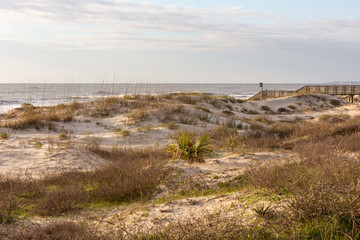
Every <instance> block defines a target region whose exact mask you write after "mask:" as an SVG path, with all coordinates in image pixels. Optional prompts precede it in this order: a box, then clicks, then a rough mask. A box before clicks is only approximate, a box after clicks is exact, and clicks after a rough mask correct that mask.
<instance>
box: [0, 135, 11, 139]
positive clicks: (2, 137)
mask: <svg viewBox="0 0 360 240" xmlns="http://www.w3.org/2000/svg"><path fill="white" fill-rule="evenodd" d="M0 138H1V139H3V140H5V139H8V138H9V134H7V133H0Z"/></svg>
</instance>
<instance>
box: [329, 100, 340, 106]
mask: <svg viewBox="0 0 360 240" xmlns="http://www.w3.org/2000/svg"><path fill="white" fill-rule="evenodd" d="M330 103H331V104H332V105H333V106H340V101H339V100H337V99H331V100H330Z"/></svg>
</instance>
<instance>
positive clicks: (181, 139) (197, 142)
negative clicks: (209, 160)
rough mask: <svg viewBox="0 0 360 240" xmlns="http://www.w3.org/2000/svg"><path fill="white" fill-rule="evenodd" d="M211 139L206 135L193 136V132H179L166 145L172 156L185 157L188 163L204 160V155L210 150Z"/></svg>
mask: <svg viewBox="0 0 360 240" xmlns="http://www.w3.org/2000/svg"><path fill="white" fill-rule="evenodd" d="M210 143H211V139H210V137H209V136H208V135H200V136H197V137H196V138H195V136H194V134H193V133H189V132H181V133H180V134H179V135H177V136H175V137H174V139H173V141H172V142H171V143H170V145H169V147H168V151H169V152H171V153H172V154H173V158H175V157H179V158H181V159H186V160H187V161H188V162H189V163H190V164H191V163H194V162H199V163H202V162H204V156H205V155H206V154H207V153H209V152H210V149H209V145H210Z"/></svg>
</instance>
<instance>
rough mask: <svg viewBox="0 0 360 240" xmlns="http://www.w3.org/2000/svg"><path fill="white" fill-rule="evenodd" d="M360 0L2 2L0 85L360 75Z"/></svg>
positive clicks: (313, 78) (304, 79) (291, 80)
mask: <svg viewBox="0 0 360 240" xmlns="http://www.w3.org/2000/svg"><path fill="white" fill-rule="evenodd" d="M359 63H360V1H358V0H326V1H325V0H316V1H314V0H302V1H291V0H222V1H214V0H197V1H189V0H181V1H171V0H152V1H150V0H149V1H146V0H143V1H141V0H140V1H137V0H133V1H131V0H77V1H75V0H0V83H52V82H54V83H113V82H115V83H117V82H118V83H258V82H264V83H304V84H310V83H313V84H315V83H326V82H333V81H360V65H359Z"/></svg>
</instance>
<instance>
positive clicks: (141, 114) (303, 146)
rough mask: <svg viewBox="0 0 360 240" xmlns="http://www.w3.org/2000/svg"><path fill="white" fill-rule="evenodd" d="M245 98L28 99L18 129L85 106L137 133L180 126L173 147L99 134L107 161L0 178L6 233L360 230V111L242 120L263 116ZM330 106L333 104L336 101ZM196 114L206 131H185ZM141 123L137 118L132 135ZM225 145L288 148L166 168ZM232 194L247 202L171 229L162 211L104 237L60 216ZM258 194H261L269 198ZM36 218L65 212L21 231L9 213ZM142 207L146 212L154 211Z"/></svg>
mask: <svg viewBox="0 0 360 240" xmlns="http://www.w3.org/2000/svg"><path fill="white" fill-rule="evenodd" d="M336 101H338V100H336ZM164 102H165V103H166V104H165V103H164ZM338 102H339V105H340V101H338ZM202 103H203V104H204V105H201V104H202ZM242 103H243V102H242V101H239V100H236V99H233V98H230V97H226V96H221V97H215V96H209V95H205V94H199V93H189V94H185V93H181V94H168V95H164V96H161V97H154V96H140V95H134V96H133V95H127V96H124V97H122V98H119V97H112V98H102V99H97V100H95V101H94V102H92V103H89V104H91V106H92V107H93V108H94V109H92V110H91V111H90V110H89V109H87V107H86V106H85V105H84V104H83V103H78V102H76V101H74V102H73V103H71V104H69V105H66V104H60V105H58V106H55V107H51V108H47V109H46V110H45V113H46V114H43V113H44V112H42V113H41V111H40V109H39V108H37V107H34V106H30V105H24V106H22V109H21V110H16V111H14V112H13V113H12V114H9V115H8V116H5V117H4V120H3V126H7V127H11V128H13V129H25V128H27V127H35V128H38V129H40V128H41V127H43V126H49V129H50V125H49V123H51V122H66V121H73V120H74V119H76V118H75V117H76V116H78V114H83V115H84V116H87V114H88V115H90V116H94V117H97V118H103V117H106V116H111V115H112V114H113V113H119V112H121V113H124V114H125V115H126V116H127V118H128V122H127V124H138V126H135V127H134V128H135V129H138V131H140V132H139V133H136V135H141V134H143V133H142V132H141V131H150V130H152V129H153V128H157V126H162V127H167V128H168V129H171V130H173V129H175V128H179V129H180V130H179V132H177V133H175V134H174V136H173V137H172V139H171V140H172V141H171V143H170V145H169V146H168V149H161V148H159V149H158V148H152V149H149V148H143V149H125V148H119V147H116V146H114V147H113V148H112V149H111V150H108V149H107V150H106V149H103V148H101V147H100V145H99V141H100V140H99V139H96V138H94V139H93V140H91V141H89V142H88V144H87V145H86V147H87V149H88V150H90V151H92V152H93V153H95V154H97V155H98V156H101V157H102V158H103V159H105V161H106V163H105V164H104V165H103V166H101V167H99V168H96V169H93V170H91V171H77V170H73V171H69V172H65V173H60V174H54V175H50V176H45V177H43V178H39V179H32V178H20V177H19V178H8V177H5V176H1V179H0V223H1V226H0V227H1V228H0V238H5V239H6V238H8V239H204V238H205V239H359V237H360V190H359V182H360V160H359V159H360V156H359V149H360V145H359V143H360V117H350V116H349V115H322V116H320V117H319V121H314V122H306V121H303V122H302V121H297V120H296V119H295V120H291V121H288V120H286V119H285V120H284V121H276V122H275V121H273V120H272V119H271V118H270V117H269V116H268V117H263V116H259V117H255V116H250V117H249V119H241V122H240V120H238V119H236V118H235V117H234V116H233V115H234V112H236V111H243V112H246V113H248V114H258V112H256V111H255V110H253V111H249V110H247V109H245V108H242V105H241V104H242ZM245 104H248V103H244V105H245ZM330 104H332V105H334V106H337V105H336V104H337V103H335V104H334V103H331V102H330ZM304 105H305V104H304ZM218 107H219V108H220V109H221V110H223V109H229V110H225V111H223V112H222V113H224V114H219V116H216V113H217V114H218V113H219V112H220V113H221V110H220V111H219V110H216V109H215V110H214V109H213V108H218ZM84 109H87V110H84ZM239 109H242V110H239ZM249 109H250V108H249ZM289 109H292V110H295V109H300V105H298V106H297V107H295V106H293V105H289V106H288V107H287V108H279V109H278V112H280V113H282V112H290V110H289ZM261 110H262V111H266V112H265V113H269V112H268V111H271V109H270V108H269V107H267V106H261ZM275 111H276V110H275ZM263 113H264V112H263ZM216 117H217V118H216ZM280 117H281V116H280ZM250 118H251V119H250ZM147 120H155V122H156V121H157V122H156V124H158V125H155V124H154V125H153V126H154V127H150V126H149V125H146V123H144V121H147ZM198 120H201V127H203V128H201V129H200V130H198V131H199V132H193V131H183V130H181V129H182V128H183V127H184V126H183V125H180V124H179V123H183V124H195V123H199V121H198ZM97 121H98V123H99V124H98V126H97V127H100V128H102V127H104V128H105V126H104V125H103V122H102V123H101V120H97ZM89 125H90V123H89ZM199 126H200V124H199V125H198V127H199ZM210 126H211V127H210ZM187 127H189V128H191V127H193V126H187ZM134 128H131V126H130V127H129V129H130V130H131V131H132V132H133V129H134ZM198 129H199V128H198ZM240 129H241V131H240ZM161 130H163V129H161V128H160V129H157V130H156V131H161ZM106 131H114V132H116V133H118V134H120V135H122V136H128V135H129V134H130V131H129V130H123V129H120V128H115V129H112V128H111V127H107V126H106ZM57 132H58V131H57ZM167 132H168V131H167ZM58 133H59V135H57V134H58ZM58 133H56V134H54V136H58V137H59V139H60V140H65V139H69V134H71V132H70V131H69V132H67V131H65V130H60V131H59V132H58ZM3 134H4V137H3V136H2V135H3ZM3 134H1V135H0V138H2V139H6V138H7V137H8V135H7V134H6V135H5V133H3ZM134 135H135V134H134ZM118 140H119V139H117V141H118ZM4 143H5V142H4ZM30 143H31V144H32V143H33V144H34V147H35V148H41V147H42V146H43V145H42V143H41V142H39V141H35V142H34V141H30ZM60 143H61V142H60ZM60 143H59V144H60ZM63 145H64V144H63ZM223 150H226V151H232V152H236V153H245V154H249V155H245V156H250V157H252V156H255V155H252V153H254V152H257V151H260V152H262V153H263V152H265V153H266V152H268V151H277V152H278V151H279V152H282V151H284V152H285V153H286V154H284V156H289V157H288V158H285V157H284V158H283V159H281V160H280V161H275V160H274V161H272V162H266V163H264V164H262V163H259V164H254V165H252V166H250V167H249V168H248V169H247V170H245V171H243V172H241V175H239V173H232V170H233V169H230V170H229V172H231V174H232V175H231V177H228V176H227V177H224V176H223V175H224V174H223V173H217V174H213V173H210V174H209V175H206V174H205V173H204V174H199V177H193V176H192V177H191V178H188V179H186V178H185V177H184V178H182V177H183V176H182V175H180V174H178V173H177V172H176V171H171V169H169V167H168V163H169V162H168V161H167V160H168V158H169V157H170V154H169V153H171V154H172V155H173V158H181V159H184V160H186V161H188V162H189V163H190V164H192V163H203V162H204V159H205V157H206V156H207V155H210V154H211V156H218V155H221V154H224V153H223V152H221V151H223ZM193 167H194V166H193ZM195 168H196V166H195ZM163 185H165V186H166V187H165V188H167V189H169V190H168V192H166V193H165V195H160V197H159V195H157V198H156V199H154V198H153V197H154V196H155V195H156V194H157V193H159V189H160V187H161V188H163ZM231 192H237V193H236V194H237V196H238V200H236V204H239V205H241V207H242V209H244V211H241V210H239V209H237V210H236V211H238V212H236V211H233V212H232V213H231V214H230V215H229V214H227V212H226V211H230V209H231V208H232V206H230V207H229V209H221V210H220V211H215V212H213V213H208V214H204V216H202V217H194V218H189V219H187V220H179V221H178V222H171V223H170V225H168V226H162V225H161V224H158V225H156V224H155V221H156V219H154V220H153V221H154V222H153V223H154V224H155V227H154V229H151V230H149V231H144V232H141V231H140V232H135V233H130V232H128V231H127V229H126V228H123V227H122V226H121V224H119V225H117V226H116V229H117V231H115V232H113V233H111V235H110V233H109V235H108V232H106V231H101V232H96V231H97V229H95V228H96V227H94V225H96V226H99V224H92V223H91V221H89V224H92V225H91V226H90V225H85V224H82V223H81V222H77V223H74V222H63V221H62V220H61V219H62V217H59V216H62V215H64V214H65V215H66V216H69V218H72V217H73V214H76V213H77V212H78V211H81V210H84V209H86V210H89V209H97V208H102V207H104V206H114V205H122V204H129V203H134V202H137V203H144V202H147V201H148V200H150V199H153V200H154V201H153V202H152V203H154V202H156V203H164V202H166V201H170V200H173V199H182V198H189V197H198V196H209V195H220V194H225V193H231ZM259 193H261V194H263V196H264V198H262V199H261V200H259V197H258V195H259ZM161 194H164V193H163V192H162V193H161ZM245 196H246V197H245ZM169 199H170V200H169ZM187 203H188V204H196V200H193V199H190V200H189V201H188V202H187ZM234 204H235V203H234ZM101 210H103V208H102V209H101ZM36 216H56V217H59V219H56V221H54V222H50V223H49V224H46V225H44V224H43V225H41V226H35V225H34V226H31V227H28V226H26V225H24V224H23V223H22V222H20V221H19V222H18V223H16V224H18V225H19V226H20V227H19V228H18V230H14V229H16V226H17V225H16V224H12V223H13V222H15V221H17V220H18V219H21V218H27V217H36ZM143 216H144V217H148V216H149V213H148V212H147V213H146V214H144V215H143ZM75 218H76V217H75ZM100 221H101V220H100ZM159 222H160V221H159ZM109 224H110V223H109ZM7 227H8V229H7V230H6V228H7ZM9 229H10V230H9Z"/></svg>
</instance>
